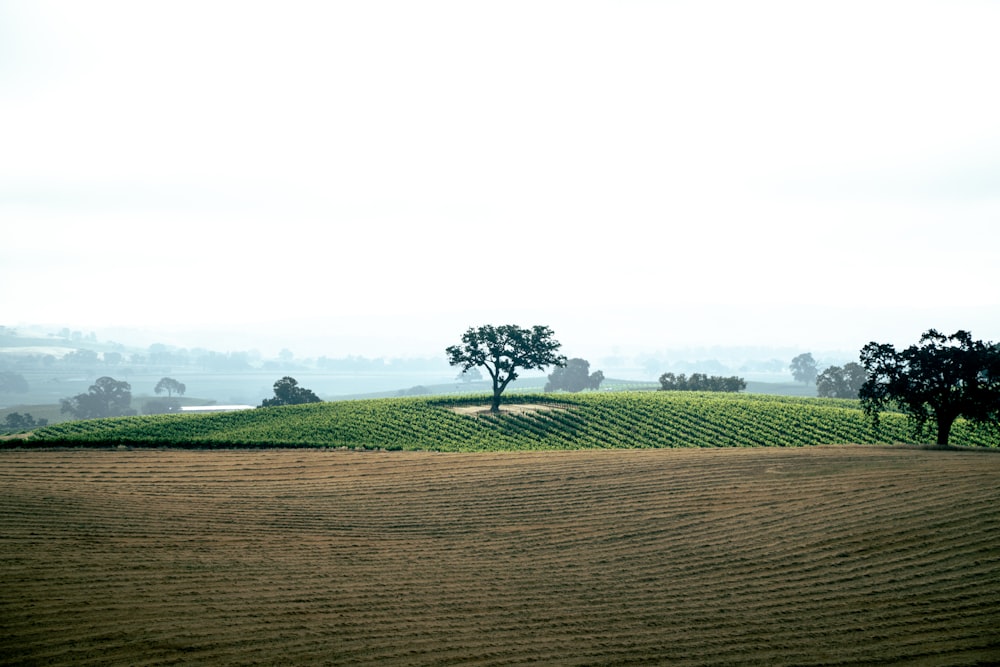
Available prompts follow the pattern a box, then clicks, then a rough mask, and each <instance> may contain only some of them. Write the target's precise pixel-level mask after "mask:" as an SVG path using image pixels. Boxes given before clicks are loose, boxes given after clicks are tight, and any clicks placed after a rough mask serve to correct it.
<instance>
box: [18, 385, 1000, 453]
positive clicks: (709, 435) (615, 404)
mask: <svg viewBox="0 0 1000 667" xmlns="http://www.w3.org/2000/svg"><path fill="white" fill-rule="evenodd" d="M512 400H514V399H513V398H512ZM516 400H517V401H518V402H524V403H536V404H537V403H547V404H548V405H547V406H544V405H543V407H542V409H539V410H534V411H525V412H504V413H501V414H500V415H489V414H487V415H485V416H483V415H480V416H473V415H469V414H459V412H457V411H456V410H454V409H453V408H456V407H461V406H464V405H475V404H482V403H485V402H486V401H487V397H485V396H478V397H471V398H470V397H467V396H465V397H453V398H442V397H436V398H428V397H411V398H392V399H372V400H359V401H342V402H334V403H317V404H309V405H298V406H286V407H278V408H266V409H257V410H245V411H240V412H230V413H222V414H210V415H155V416H142V417H123V418H116V419H100V420H89V421H78V422H64V423H61V424H56V425H53V426H49V427H46V428H43V429H40V430H38V431H36V432H35V436H34V439H33V440H32V441H30V442H31V444H38V445H42V444H49V445H67V446H69V445H72V446H88V445H89V446H107V445H115V444H126V445H134V446H175V447H176V446H195V447H247V446H256V447H346V448H350V449H415V450H421V449H422V450H437V451H483V450H505V449H580V448H594V447H629V448H636V447H720V446H726V447H746V446H784V447H795V446H803V445H816V444H845V443H917V442H925V441H926V440H927V438H918V437H915V436H914V434H913V433H912V431H911V429H910V425H909V423H908V422H907V421H906V420H905V418H904V417H903V416H902V415H898V414H886V415H883V419H882V422H881V426H880V429H879V430H878V431H877V432H876V431H874V430H873V429H872V426H871V422H870V420H868V419H867V418H866V417H865V416H864V414H863V413H862V412H861V410H860V409H859V408H858V406H857V403H856V402H851V401H837V400H827V399H808V398H792V397H780V396H762V395H753V394H750V395H745V394H726V395H720V394H699V393H693V392H614V393H592V394H581V395H572V396H569V395H558V396H552V395H548V394H546V395H535V396H518V397H517V399H516ZM546 407H547V408H548V409H545V408H546ZM952 441H953V444H959V445H988V446H996V444H997V442H996V438H995V435H991V434H989V433H985V432H981V431H977V430H975V429H973V428H971V427H970V426H969V425H968V424H965V423H964V422H960V423H958V424H957V425H956V427H955V429H954V431H953V436H952Z"/></svg>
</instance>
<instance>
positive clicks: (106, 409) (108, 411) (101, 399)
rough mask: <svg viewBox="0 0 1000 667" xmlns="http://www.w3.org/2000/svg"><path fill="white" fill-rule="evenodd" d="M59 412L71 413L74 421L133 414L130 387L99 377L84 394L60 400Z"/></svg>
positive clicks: (118, 381)
mask: <svg viewBox="0 0 1000 667" xmlns="http://www.w3.org/2000/svg"><path fill="white" fill-rule="evenodd" d="M60 403H61V407H60V410H61V411H62V412H69V413H71V414H72V415H73V416H74V417H75V418H76V419H98V418H101V417H117V416H120V415H129V414H135V410H133V409H132V408H131V407H130V406H131V404H132V386H131V385H130V384H129V383H128V382H125V381H122V380H115V379H114V378H112V377H107V376H104V377H100V378H97V381H96V382H94V384H92V385H90V389H89V390H88V391H87V393H85V394H77V395H76V396H73V397H72V398H64V399H62V401H61V402H60Z"/></svg>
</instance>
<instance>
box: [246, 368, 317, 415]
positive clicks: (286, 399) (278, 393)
mask: <svg viewBox="0 0 1000 667" xmlns="http://www.w3.org/2000/svg"><path fill="white" fill-rule="evenodd" d="M298 385H299V381H298V380H296V379H295V378H293V377H288V376H287V375H286V376H285V377H283V378H281V379H280V380H278V381H277V382H275V383H274V398H265V399H264V400H263V401H262V402H261V404H260V406H259V407H262V408H273V407H275V406H278V405H299V404H301V403H319V402H320V397H319V396H317V395H316V394H314V393H313V392H312V390H310V389H306V388H305V387H300V386H298Z"/></svg>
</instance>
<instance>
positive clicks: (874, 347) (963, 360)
mask: <svg viewBox="0 0 1000 667" xmlns="http://www.w3.org/2000/svg"><path fill="white" fill-rule="evenodd" d="M861 365H862V366H864V368H865V370H866V371H867V372H868V379H867V381H865V383H864V384H863V385H862V386H861V390H860V392H859V398H860V399H861V405H862V407H863V408H864V411H865V414H867V415H868V416H870V417H871V418H872V421H873V423H874V425H875V426H876V427H877V426H878V417H879V412H880V411H882V410H884V409H886V408H888V407H896V408H898V409H899V410H900V411H902V412H903V413H904V414H905V415H906V416H907V417H909V418H910V420H911V421H912V422H913V424H914V426H915V429H914V430H915V431H916V432H917V434H918V435H919V434H922V433H923V432H924V431H925V429H926V428H927V427H928V426H929V425H930V424H932V423H933V424H934V425H935V427H936V431H937V444H938V445H947V444H948V436H949V434H950V433H951V427H952V425H953V424H954V423H955V420H956V419H958V418H959V417H964V418H965V419H968V420H969V421H972V422H975V423H977V424H982V425H986V426H988V427H993V428H995V429H996V430H997V431H998V432H1000V345H998V344H996V343H984V342H983V341H978V340H973V338H972V335H971V334H970V333H969V332H967V331H957V332H955V333H954V334H952V335H950V336H945V335H944V334H941V333H938V332H937V331H935V330H934V329H930V330H928V331H927V332H926V333H924V335H922V336H921V337H920V341H919V343H917V344H916V345H911V346H910V347H908V348H906V349H905V350H902V351H897V350H896V348H895V347H893V346H892V345H889V344H879V343H875V342H871V343H868V344H867V345H865V346H864V347H863V348H862V349H861Z"/></svg>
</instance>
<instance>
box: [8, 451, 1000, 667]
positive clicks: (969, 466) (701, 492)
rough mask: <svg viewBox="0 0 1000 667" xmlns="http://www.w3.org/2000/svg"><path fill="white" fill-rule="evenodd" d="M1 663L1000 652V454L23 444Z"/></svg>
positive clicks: (945, 660)
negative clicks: (214, 448) (113, 447)
mask: <svg viewBox="0 0 1000 667" xmlns="http://www.w3.org/2000/svg"><path fill="white" fill-rule="evenodd" d="M0 554H2V557H0V581H2V582H3V585H2V586H0V664H4V665H42V664H45V665H57V666H58V665H165V664H205V665H208V664H211V665H237V664H239V665H246V664H262V665H271V664H274V665H277V664H327V665H359V664H360V665H447V664H462V665H468V664H471V665H513V664H527V663H533V664H559V665H593V664H616V665H627V664H635V665H638V664H671V665H708V664H713V665H715V664H730V665H843V664H858V663H869V664H870V663H882V664H884V663H897V664H908V665H974V664H997V663H998V662H1000V630H998V628H1000V605H998V604H997V601H998V600H1000V454H998V453H997V452H995V451H992V450H970V451H931V450H921V449H914V448H903V447H895V448H888V447H859V446H845V447H808V448H777V447H772V448H704V449H685V448H674V449H646V450H622V449H619V450H583V451H561V452H555V451H550V452H495V453H479V454H461V453H431V452H388V453H387V452H360V451H336V450H321V449H299V450H288V449H284V450H257V451H246V450H228V451H182V450H130V451H119V450H48V451H29V450H9V451H2V452H0Z"/></svg>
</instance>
